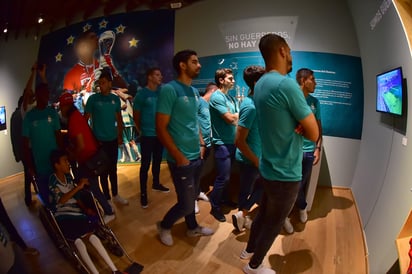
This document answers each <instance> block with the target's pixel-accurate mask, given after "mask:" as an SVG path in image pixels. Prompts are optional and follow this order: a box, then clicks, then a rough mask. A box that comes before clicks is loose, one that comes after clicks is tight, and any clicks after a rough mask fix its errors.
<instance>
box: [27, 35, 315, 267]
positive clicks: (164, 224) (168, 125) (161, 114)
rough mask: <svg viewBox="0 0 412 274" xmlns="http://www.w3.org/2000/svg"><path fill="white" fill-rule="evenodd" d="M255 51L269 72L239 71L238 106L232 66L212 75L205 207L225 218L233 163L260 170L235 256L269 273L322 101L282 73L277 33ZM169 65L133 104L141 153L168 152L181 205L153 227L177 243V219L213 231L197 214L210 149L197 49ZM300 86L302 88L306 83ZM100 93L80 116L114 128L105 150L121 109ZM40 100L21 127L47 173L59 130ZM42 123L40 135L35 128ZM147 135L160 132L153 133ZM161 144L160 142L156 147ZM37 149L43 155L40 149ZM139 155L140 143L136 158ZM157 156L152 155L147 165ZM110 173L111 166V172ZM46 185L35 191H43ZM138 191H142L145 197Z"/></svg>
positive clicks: (283, 55)
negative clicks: (253, 212) (211, 170)
mask: <svg viewBox="0 0 412 274" xmlns="http://www.w3.org/2000/svg"><path fill="white" fill-rule="evenodd" d="M259 49H260V51H261V54H262V56H263V59H264V61H265V65H266V66H265V70H264V71H263V68H260V67H249V68H248V69H249V71H245V75H244V76H245V77H244V78H245V81H246V83H247V84H248V85H249V87H250V90H251V92H252V93H253V100H252V98H246V99H245V100H244V102H243V103H242V105H241V106H240V111H239V107H238V105H237V103H236V102H235V100H234V99H233V98H232V97H230V96H229V95H228V91H229V90H230V89H231V88H233V85H234V78H233V72H232V71H230V70H228V69H221V70H218V71H217V72H216V75H215V81H216V84H217V87H218V90H217V91H216V92H214V93H213V94H212V95H211V98H210V103H209V111H210V118H211V131H212V140H211V143H212V145H213V148H214V150H215V161H216V163H217V164H216V167H217V172H218V175H217V178H216V181H215V183H214V188H213V190H212V193H211V196H210V198H211V206H212V209H211V213H212V215H213V216H214V217H215V218H216V219H218V220H219V221H224V220H225V216H224V214H223V213H222V212H221V203H222V199H223V198H224V189H225V187H226V184H227V182H228V180H229V176H230V166H231V163H232V162H231V161H232V160H233V159H235V158H236V159H237V160H238V161H239V162H241V163H242V164H244V165H247V167H251V169H247V168H245V169H243V168H242V170H244V171H246V172H249V173H250V174H252V176H250V177H249V178H248V180H251V181H254V180H256V178H257V177H258V176H260V177H261V179H260V180H259V184H260V186H261V194H259V196H258V197H260V195H261V198H260V199H258V198H257V199H256V201H253V203H255V202H258V200H259V211H258V214H257V216H256V218H255V220H254V221H253V223H252V224H251V232H250V237H249V240H248V243H247V246H246V248H245V250H243V251H242V252H241V254H240V257H241V258H242V259H249V260H250V261H249V263H248V264H246V265H245V267H244V268H243V271H244V272H245V273H258V271H260V272H261V271H266V272H265V273H274V271H273V270H270V269H266V268H265V267H264V266H263V264H262V261H263V259H264V257H265V256H266V253H267V251H268V250H269V248H270V247H271V245H272V243H273V241H274V240H275V238H276V237H277V235H278V233H279V232H280V229H281V228H282V226H283V225H284V223H285V220H286V219H287V217H288V215H289V213H290V212H291V210H292V207H293V205H294V204H295V202H296V200H297V197H298V193H299V189H300V188H301V185H302V183H301V181H302V160H303V149H302V148H303V147H304V143H303V142H304V138H306V139H307V140H309V141H310V143H309V141H308V142H305V149H307V150H312V151H311V152H312V154H313V155H312V158H318V157H319V154H318V152H319V151H320V147H319V144H320V141H319V140H320V130H319V123H318V120H319V117H315V115H314V114H313V112H314V110H315V109H319V105H318V103H317V101H316V99H314V97H309V94H305V96H307V99H306V100H305V96H304V94H303V93H302V90H301V88H300V87H299V85H297V83H296V82H295V81H294V80H292V79H291V78H289V77H287V76H286V75H287V74H288V73H289V72H290V71H291V70H292V57H291V54H290V48H289V46H288V44H287V42H286V41H285V40H284V39H283V38H282V37H280V36H278V35H276V34H267V35H265V36H264V37H262V38H261V40H260V43H259ZM173 67H174V69H175V70H176V73H177V78H176V80H173V81H171V82H169V83H167V84H165V85H163V86H161V87H160V83H159V85H156V84H155V85H153V86H152V90H150V87H148V88H149V91H143V92H142V91H141V93H140V95H138V96H136V99H135V106H134V112H135V121H137V123H136V125H137V127H138V128H139V130H140V131H141V132H142V137H143V139H145V138H146V137H147V141H148V145H147V147H148V148H149V149H148V153H147V155H150V156H148V159H149V158H150V157H153V158H154V154H155V153H159V151H160V150H156V149H159V147H160V146H163V147H165V149H166V160H167V163H168V167H169V170H170V173H171V177H172V181H173V184H174V187H175V191H176V195H177V202H176V204H175V205H173V206H172V207H171V208H170V209H169V210H168V211H167V213H166V214H165V215H164V217H163V219H162V220H161V221H159V222H158V223H157V229H158V233H159V238H160V240H161V242H162V243H163V244H165V245H168V246H171V245H173V237H172V234H171V228H172V226H173V225H174V223H175V222H177V221H178V220H179V219H181V218H184V219H185V222H186V225H187V228H188V230H187V235H188V236H190V237H196V236H209V235H212V234H213V233H214V230H213V229H211V228H208V227H204V226H201V225H199V224H198V222H197V220H196V215H195V200H196V198H197V196H198V193H199V177H200V173H201V169H202V164H203V161H202V160H203V158H204V154H205V151H206V147H207V146H208V144H206V142H205V139H204V138H203V136H202V134H201V133H202V132H201V130H200V128H199V121H198V113H199V105H200V103H199V102H200V96H199V93H198V91H197V90H196V89H195V88H194V87H192V80H193V79H194V78H196V77H197V76H198V75H199V73H200V69H201V65H200V63H199V59H198V57H197V54H196V52H195V51H193V50H184V51H180V52H178V53H176V55H175V56H174V58H173ZM155 72H160V70H158V69H157V70H155V71H152V72H150V73H149V74H148V79H149V78H151V81H152V82H156V80H155V79H156V77H157V79H160V81H161V77H160V76H159V75H157V76H156V75H154V73H155ZM310 75H311V76H312V78H311V79H312V82H314V78H313V72H312V74H310V73H309V76H310ZM305 77H306V76H305ZM303 80H306V78H305V79H303ZM303 82H304V81H303ZM314 83H315V82H314ZM299 84H300V85H301V86H302V82H299ZM304 84H305V83H304ZM312 92H313V90H312ZM37 95H38V96H37ZM251 95H252V94H251ZM42 96H43V97H42ZM102 96H104V94H102V95H96V96H95V98H93V96H92V97H90V98H89V102H88V104H89V103H90V105H89V106H87V105H86V115H88V114H87V113H89V114H90V116H91V118H92V121H93V128H95V127H99V123H105V124H107V123H109V124H110V125H111V126H112V127H115V128H116V129H117V131H113V130H112V131H100V132H96V131H95V135H96V137H97V139H98V140H100V141H103V142H106V143H107V144H106V145H107V153H108V154H109V153H111V151H112V149H113V148H114V147H115V146H116V148H117V143H115V142H117V141H118V140H121V130H120V129H121V120H119V119H120V118H121V117H120V107H119V106H118V103H117V102H118V101H119V100H118V98H116V99H117V101H116V100H114V99H112V98H110V97H105V98H104V99H105V100H103V99H102V100H97V99H101V98H100V97H102ZM98 97H99V98H98ZM36 98H37V100H38V103H37V108H36V109H35V110H33V111H31V112H29V113H28V115H27V119H25V122H24V126H23V134H24V136H26V137H28V139H30V141H31V145H32V149H33V151H34V159H35V162H36V171H37V173H38V175H42V173H43V172H44V174H46V173H48V172H50V170H47V168H46V166H45V167H44V171H43V166H42V164H44V163H45V160H44V159H42V158H41V156H37V155H36V151H39V150H43V149H47V150H48V151H51V150H53V149H54V148H56V147H57V142H56V138H55V133H56V132H57V131H58V130H59V124H58V122H57V121H58V116H57V113H55V111H54V110H52V109H49V108H48V107H47V101H48V96H46V95H45V94H42V89H38V90H36ZM90 100H91V101H90ZM95 100H96V102H94V101H95ZM149 101H156V107H154V106H153V104H145V103H147V102H149ZM311 102H312V103H311ZM43 103H46V104H43ZM308 103H309V105H310V106H309V105H308ZM102 108H104V109H105V110H107V109H111V110H113V111H114V112H115V113H116V115H115V116H111V117H106V116H104V115H103V116H101V117H94V116H95V115H93V113H95V112H96V111H97V110H98V109H102ZM117 113H119V115H117ZM143 113H150V118H149V116H147V117H146V118H145V116H143ZM108 115H109V114H108ZM86 117H89V116H86ZM93 118H94V119H93ZM136 118H138V119H136ZM149 119H150V121H149ZM153 119H154V120H153ZM39 130H40V132H41V134H40V133H37V131H39ZM39 134H40V135H41V138H42V139H45V140H47V142H48V147H47V148H45V147H43V145H42V144H44V142H41V143H42V144H37V143H36V140H37V139H38V138H39V136H37V135H39ZM45 135H47V136H45ZM153 137H155V138H156V139H155V140H154V138H153ZM206 141H207V139H206ZM143 142H145V141H143ZM245 144H246V146H245ZM157 145H158V146H159V147H156V146H157ZM142 146H143V143H142ZM236 146H237V151H236ZM318 148H319V149H318ZM316 150H319V151H318V152H316ZM113 153H114V149H113ZM41 154H42V155H44V154H46V153H44V151H42V153H41ZM116 155H117V150H116ZM143 157H144V155H143V147H142V161H143ZM156 161H158V160H156ZM154 162H155V160H153V164H154ZM313 163H314V161H312V164H313ZM145 164H146V165H145V166H144V167H143V165H142V167H141V174H140V180H141V192H142V193H141V194H142V196H141V205H142V207H145V206H146V207H147V193H145V188H146V183H147V169H148V167H147V163H145ZM156 164H157V162H156ZM48 167H50V166H48ZM251 170H252V171H251ZM111 172H115V170H114V169H112V170H111ZM154 172H155V173H156V172H157V171H156V170H155V171H154ZM145 173H146V174H145ZM250 174H249V175H250ZM153 175H154V176H153V178H154V181H153V189H155V190H160V191H163V192H166V191H168V189H166V188H165V187H163V186H162V185H160V182H159V181H158V174H153ZM145 176H146V177H145ZM155 177H157V178H155ZM145 178H146V179H145ZM245 178H247V176H245ZM111 179H112V178H111ZM145 181H146V182H145ZM244 184H245V185H246V186H244V189H248V190H249V192H248V194H251V192H250V187H251V186H250V185H248V184H247V183H246V182H244ZM162 187H163V188H162ZM42 191H43V190H42V189H40V193H41V194H42ZM115 191H116V189H115ZM106 194H107V193H106ZM112 194H113V195H114V196H116V195H117V193H116V192H113V185H112ZM143 196H146V200H145V198H144V197H143ZM245 196H248V198H250V195H244V197H243V198H242V199H243V201H242V202H244V204H242V206H239V212H242V217H243V218H245V216H244V215H243V210H246V212H247V211H248V210H249V208H250V207H249V205H248V204H247V198H245ZM305 207H306V205H305ZM239 216H240V214H239ZM233 220H234V223H235V222H236V223H237V225H238V226H239V227H241V225H240V222H239V221H241V218H238V216H234V217H233ZM243 225H245V223H243ZM243 225H242V226H243ZM249 225H250V224H249Z"/></svg>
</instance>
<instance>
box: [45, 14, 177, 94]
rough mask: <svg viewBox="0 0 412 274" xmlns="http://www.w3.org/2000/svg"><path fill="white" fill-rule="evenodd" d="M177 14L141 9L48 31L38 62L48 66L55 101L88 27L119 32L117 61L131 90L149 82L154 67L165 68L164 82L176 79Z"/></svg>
mask: <svg viewBox="0 0 412 274" xmlns="http://www.w3.org/2000/svg"><path fill="white" fill-rule="evenodd" d="M174 18H175V15H174V11H173V10H157V11H138V12H134V13H127V14H118V15H112V16H108V17H99V18H95V19H92V20H88V21H84V22H81V23H78V24H74V25H71V26H68V27H65V28H63V29H60V30H57V31H54V32H52V33H50V34H47V35H44V36H43V37H42V40H41V42H40V49H39V55H38V63H39V65H41V64H46V66H47V78H48V82H49V87H50V90H51V98H50V99H51V101H52V102H55V101H57V98H58V96H59V95H60V94H61V93H62V92H63V80H64V76H65V74H66V73H67V71H68V70H70V69H71V68H72V67H73V65H74V64H76V63H77V61H78V60H77V58H76V56H75V53H74V50H73V46H74V41H75V39H76V37H77V36H78V35H79V34H81V33H82V32H85V31H88V30H90V31H93V32H95V33H96V34H97V35H100V34H101V33H103V32H104V31H107V30H112V31H114V32H115V34H116V41H115V44H114V46H113V49H112V51H111V55H112V59H113V63H114V65H115V67H116V68H117V70H118V71H119V73H120V75H121V76H122V78H123V79H124V80H125V81H126V82H127V83H128V84H129V92H130V93H131V94H134V93H135V92H136V89H137V88H139V86H140V87H141V86H142V85H145V72H146V70H147V69H148V68H150V67H153V66H156V67H160V68H161V70H162V73H163V77H164V82H167V81H170V80H171V79H173V76H174V73H173V68H172V58H173V54H174ZM97 55H98V52H96V58H98V56H97Z"/></svg>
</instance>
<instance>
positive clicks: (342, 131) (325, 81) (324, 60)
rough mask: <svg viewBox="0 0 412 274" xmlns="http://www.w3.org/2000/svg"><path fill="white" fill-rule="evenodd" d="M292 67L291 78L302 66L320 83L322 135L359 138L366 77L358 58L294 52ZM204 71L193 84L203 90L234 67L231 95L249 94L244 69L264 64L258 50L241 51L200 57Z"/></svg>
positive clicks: (318, 85) (316, 92)
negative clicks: (222, 71)
mask: <svg viewBox="0 0 412 274" xmlns="http://www.w3.org/2000/svg"><path fill="white" fill-rule="evenodd" d="M292 57H293V70H292V72H291V73H289V77H292V78H295V75H296V71H297V70H298V69H300V68H309V69H311V70H313V71H314V72H315V78H316V82H317V86H316V90H315V93H314V94H313V96H315V97H316V98H318V99H319V101H320V104H321V119H322V128H323V135H326V136H335V137H343V138H352V139H360V138H361V135H362V122H363V80H362V66H361V60H360V58H359V57H354V56H347V55H339V54H331V53H318V52H300V51H297V52H292ZM200 62H201V64H202V70H201V73H200V75H199V78H198V79H196V81H195V82H194V85H195V86H196V87H197V88H198V89H199V91H200V92H202V91H203V90H204V88H205V86H206V85H207V83H209V82H213V81H214V73H215V71H216V70H217V69H218V68H231V69H232V70H233V72H234V76H235V81H236V84H235V88H234V89H233V90H231V91H230V94H231V95H232V96H235V97H239V96H240V97H241V96H247V94H248V88H247V86H246V84H245V83H244V81H243V70H244V69H245V68H246V67H247V66H250V65H261V66H264V62H263V59H262V56H261V55H260V53H259V52H242V53H233V54H224V55H215V56H208V57H201V58H200Z"/></svg>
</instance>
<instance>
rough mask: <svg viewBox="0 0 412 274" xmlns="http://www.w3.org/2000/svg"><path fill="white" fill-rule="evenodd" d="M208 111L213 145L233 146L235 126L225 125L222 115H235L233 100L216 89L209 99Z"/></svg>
mask: <svg viewBox="0 0 412 274" xmlns="http://www.w3.org/2000/svg"><path fill="white" fill-rule="evenodd" d="M209 110H210V120H211V123H212V142H213V144H215V145H223V144H234V143H235V134H236V125H232V124H228V123H226V122H225V120H223V118H222V115H223V114H225V113H227V112H230V113H236V103H235V99H234V98H233V97H231V96H230V95H229V94H224V93H223V92H221V91H220V90H219V89H218V90H216V91H215V92H214V93H213V94H212V96H211V97H210V102H209Z"/></svg>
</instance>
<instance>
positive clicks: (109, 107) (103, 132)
mask: <svg viewBox="0 0 412 274" xmlns="http://www.w3.org/2000/svg"><path fill="white" fill-rule="evenodd" d="M85 112H86V113H89V114H90V115H91V125H92V128H93V132H94V135H95V136H96V138H97V140H99V141H113V140H116V138H117V133H118V131H117V126H118V125H117V119H116V113H119V114H120V99H119V97H117V96H116V95H114V94H112V93H109V94H108V95H103V94H101V93H95V94H93V95H91V96H90V97H89V99H88V100H87V104H86V108H85Z"/></svg>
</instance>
